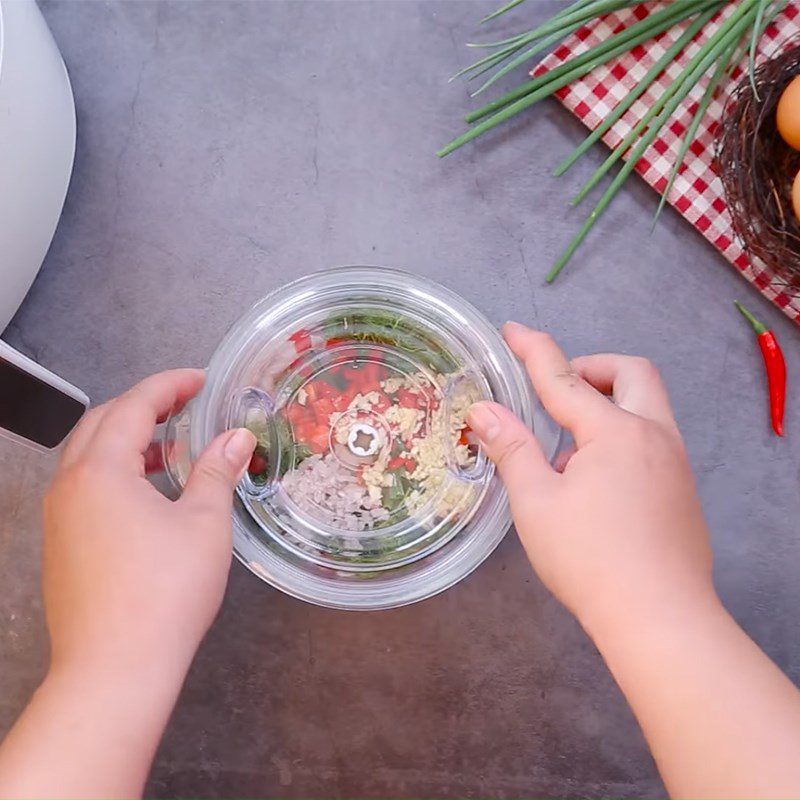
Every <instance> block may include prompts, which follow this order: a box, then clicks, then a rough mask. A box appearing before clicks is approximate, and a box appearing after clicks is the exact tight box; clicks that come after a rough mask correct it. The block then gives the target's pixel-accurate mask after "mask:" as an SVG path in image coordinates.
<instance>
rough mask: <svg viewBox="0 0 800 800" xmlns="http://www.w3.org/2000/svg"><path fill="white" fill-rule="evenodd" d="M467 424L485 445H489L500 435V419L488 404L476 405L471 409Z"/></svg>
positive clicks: (468, 413)
mask: <svg viewBox="0 0 800 800" xmlns="http://www.w3.org/2000/svg"><path fill="white" fill-rule="evenodd" d="M467 423H468V424H469V426H470V428H472V430H473V431H475V434H476V436H477V437H478V438H479V439H480V440H481V442H483V444H489V443H490V442H491V441H492V440H493V439H494V438H495V437H496V436H497V434H499V433H500V419H499V417H498V416H497V414H495V412H494V410H493V409H492V407H491V406H488V405H486V403H475V405H473V406H471V407H470V409H469V411H467Z"/></svg>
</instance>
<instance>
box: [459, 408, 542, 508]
mask: <svg viewBox="0 0 800 800" xmlns="http://www.w3.org/2000/svg"><path fill="white" fill-rule="evenodd" d="M467 422H468V423H469V426H470V428H472V430H473V432H474V433H475V435H476V436H477V437H478V439H480V442H481V444H482V445H483V449H484V450H485V451H486V455H487V456H488V457H489V458H490V459H491V460H492V461H493V462H494V464H495V466H496V467H497V471H498V472H499V473H500V477H501V478H502V479H503V483H504V484H505V486H506V490H507V491H508V496H509V499H510V500H511V503H512V504H514V503H515V501H519V500H521V499H522V498H523V497H524V496H525V495H527V494H530V491H531V487H532V486H535V485H536V481H541V480H543V479H544V480H546V479H548V478H550V477H552V476H555V474H556V473H555V471H554V470H553V468H552V467H551V466H550V464H549V462H548V461H547V458H546V457H545V455H544V453H543V452H542V448H541V446H540V445H539V442H538V441H537V440H536V437H535V436H534V435H533V432H532V431H531V430H530V428H528V427H527V426H526V425H525V423H524V422H522V420H520V419H519V418H518V417H517V416H515V415H514V414H513V413H512V412H511V411H509V410H508V409H507V408H505V407H504V406H501V405H499V404H498V403H488V402H481V403H476V404H475V405H473V406H472V408H470V410H469V412H468V413H467Z"/></svg>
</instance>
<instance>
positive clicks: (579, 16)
mask: <svg viewBox="0 0 800 800" xmlns="http://www.w3.org/2000/svg"><path fill="white" fill-rule="evenodd" d="M595 2H596V3H597V5H598V7H599V6H602V7H601V8H600V7H599V10H598V11H597V12H595V11H594V6H591V7H590V8H589V9H586V10H583V9H579V10H577V11H574V12H572V13H569V14H564V16H563V17H558V16H556V17H553V19H551V20H548V21H547V22H546V23H544V24H543V25H540V26H539V27H537V28H534V29H533V30H531V31H528V32H527V33H523V34H520V35H518V36H514V37H512V38H511V39H506V40H504V41H503V42H496V43H495V45H498V46H499V45H504V47H503V49H502V50H498V51H497V52H495V53H491V54H489V55H488V56H484V57H483V58H481V59H478V61H475V62H474V63H473V64H470V65H469V66H467V67H464V69H462V70H459V71H458V72H457V73H456V74H455V75H453V77H452V78H451V79H450V80H453V79H455V78H457V77H459V76H460V75H464V74H466V73H468V72H473V71H474V70H476V69H477V68H478V67H481V66H483V65H484V64H489V66H490V67H491V66H494V65H495V64H497V63H499V62H501V61H504V60H505V59H507V58H510V57H511V56H512V55H513V54H514V53H516V52H517V51H519V50H521V49H522V48H523V47H525V45H527V44H530V43H531V42H536V41H538V40H542V39H544V43H543V42H541V41H539V43H538V44H537V45H536V46H535V47H533V48H531V51H530V55H531V56H533V55H535V54H536V53H538V52H540V51H541V50H543V49H544V48H545V47H549V46H550V45H552V44H555V42H557V41H559V40H560V39H562V38H563V37H565V36H568V35H569V34H570V33H572V32H573V31H575V30H577V29H578V28H580V27H581V26H582V25H585V24H586V23H587V22H589V21H590V20H592V19H594V18H595V17H596V16H597V14H608V13H610V12H612V11H617V10H619V9H620V8H626V7H628V6H631V5H636V4H638V3H639V2H641V0H595ZM487 46H488V47H491V46H492V45H487ZM526 57H528V56H521V57H520V60H519V61H518V62H516V63H521V61H524V60H525V58H526ZM490 62H491V63H490ZM515 66H516V64H515ZM483 71H484V70H481V72H483ZM507 71H508V70H506V72H507ZM506 72H503V74H506ZM478 74H480V73H478ZM472 77H476V76H475V75H473V76H472ZM498 77H499V76H498ZM495 80H497V77H494V78H492V82H494V81H495ZM488 85H490V84H489V83H487V84H484V86H482V87H481V88H480V89H479V90H478V91H483V89H485V88H486V86H488ZM476 94H477V92H476Z"/></svg>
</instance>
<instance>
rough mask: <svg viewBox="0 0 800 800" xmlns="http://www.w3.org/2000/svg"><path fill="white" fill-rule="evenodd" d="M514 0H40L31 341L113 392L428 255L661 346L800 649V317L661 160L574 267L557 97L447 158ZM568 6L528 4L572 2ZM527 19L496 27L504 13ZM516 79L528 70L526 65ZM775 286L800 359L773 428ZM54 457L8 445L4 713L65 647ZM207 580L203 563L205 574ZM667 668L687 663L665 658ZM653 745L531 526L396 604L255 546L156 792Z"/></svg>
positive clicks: (590, 328) (796, 654)
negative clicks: (40, 211)
mask: <svg viewBox="0 0 800 800" xmlns="http://www.w3.org/2000/svg"><path fill="white" fill-rule="evenodd" d="M491 7H492V3H491V2H480V3H477V4H472V3H466V2H464V3H460V2H436V3H428V2H410V1H409V2H359V3H356V2H352V3H351V2H336V3H333V2H329V3H320V4H311V3H300V2H298V3H285V4H284V3H265V2H247V3H210V2H209V3H199V2H198V3H162V4H159V5H154V4H151V3H145V2H137V3H121V4H120V3H99V2H92V3H90V2H84V3H76V2H54V1H53V0H47V2H45V3H44V5H43V9H44V12H45V15H46V17H47V19H48V21H49V23H50V25H51V27H52V30H53V33H54V35H55V37H56V39H57V41H58V43H59V45H60V47H61V49H62V51H63V54H64V58H65V61H66V63H67V66H68V67H69V71H70V74H71V76H72V81H73V85H74V91H75V98H76V103H77V110H78V127H79V135H78V150H77V157H76V161H75V172H74V177H73V181H72V186H71V188H70V192H69V196H68V198H67V203H66V208H65V210H64V215H63V219H62V221H61V224H60V226H59V229H58V232H57V234H56V237H55V241H54V243H53V246H52V248H51V250H50V253H49V255H48V257H47V260H46V262H45V264H44V267H43V269H42V272H41V275H40V276H39V278H38V280H37V281H36V283H35V285H34V287H33V289H32V291H31V293H30V295H29V297H28V298H27V300H26V301H25V303H24V305H23V306H22V308H21V310H20V311H19V313H18V314H17V316H16V318H15V319H14V321H13V322H12V324H11V326H10V327H9V328H8V330H7V331H6V333H5V337H6V338H7V340H8V341H9V342H10V343H11V344H12V345H14V346H16V347H18V348H20V349H21V350H22V351H24V352H26V353H29V354H30V355H32V356H33V357H34V358H36V359H38V360H39V361H41V362H42V363H43V364H45V365H46V366H47V367H50V368H51V369H53V370H56V371H57V372H59V373H61V374H63V375H64V376H65V377H66V378H68V379H69V380H71V381H74V382H75V383H77V384H78V385H80V386H83V387H84V388H85V389H86V390H87V391H88V392H89V393H90V395H92V397H94V398H95V399H97V400H103V399H105V398H108V397H110V396H112V395H114V394H115V393H117V392H119V391H120V390H122V389H124V388H125V387H127V386H128V385H129V384H130V383H131V382H132V381H134V380H136V379H138V378H140V377H142V376H144V375H146V374H148V373H150V372H153V371H155V370H159V369H162V368H165V367H170V366H175V365H184V364H194V365H202V364H204V363H205V362H206V360H207V358H208V356H209V354H210V353H211V351H212V350H213V348H214V345H215V343H216V342H217V340H218V339H219V337H220V335H221V334H222V333H223V332H224V331H225V329H226V328H227V326H228V325H229V324H230V323H231V322H232V321H233V320H234V319H236V317H237V316H238V315H239V314H240V313H241V312H242V311H243V310H244V309H245V308H247V307H248V306H249V305H250V304H251V303H252V302H253V301H254V300H255V299H256V298H258V297H259V296H260V295H262V294H263V293H264V292H266V291H267V290H269V289H270V288H272V287H273V286H275V285H276V284H278V283H281V282H283V281H286V280H288V279H290V278H294V277H296V276H298V275H301V274H303V273H306V272H308V271H312V270H316V269H319V268H323V267H326V266H330V265H336V264H343V263H379V264H388V265H398V266H404V267H407V268H409V269H411V270H414V271H417V272H419V273H421V274H425V275H428V276H430V277H432V278H435V279H437V280H439V281H442V282H444V283H446V284H448V285H449V286H451V287H453V288H454V289H457V290H459V291H460V292H462V293H463V294H464V296H466V297H467V298H468V299H469V300H471V301H472V302H474V303H475V304H476V305H478V306H479V307H481V308H482V309H483V310H484V311H485V312H486V313H487V314H488V315H489V316H490V317H491V318H492V319H493V320H494V321H496V322H497V323H501V322H502V321H504V320H505V319H507V318H515V319H519V320H522V321H524V322H528V323H532V324H535V325H538V326H540V327H542V328H545V329H546V330H548V331H550V332H551V333H553V334H554V335H555V336H556V337H557V338H558V339H559V341H560V342H561V343H562V344H563V346H564V347H565V348H566V350H567V351H568V352H569V353H571V354H578V353H585V352H590V351H596V350H620V351H623V352H629V353H642V354H644V355H647V356H649V357H650V358H652V359H653V360H654V361H655V362H656V363H657V364H658V365H659V366H660V367H661V369H662V370H663V373H664V376H665V378H666V381H667V383H668V384H669V386H670V389H671V393H672V398H673V401H674V405H675V409H676V412H677V416H678V419H679V421H680V424H681V427H682V430H683V432H684V435H685V438H686V442H687V446H688V449H689V452H690V455H691V459H692V463H693V465H694V468H695V470H696V473H697V478H698V482H699V486H700V492H701V494H702V499H703V503H704V506H705V510H706V513H707V515H708V519H709V522H710V524H711V527H712V529H713V539H714V548H715V555H716V574H717V581H718V585H719V589H720V592H721V594H722V596H723V598H724V600H725V601H726V603H727V604H728V606H729V608H730V609H731V610H732V612H733V613H734V614H735V615H736V617H737V618H738V619H739V620H740V621H741V623H742V624H743V625H744V626H745V628H746V629H747V630H748V632H749V633H750V634H751V635H752V636H753V637H754V638H755V639H756V641H757V642H759V644H761V645H762V646H763V647H764V648H765V649H766V650H767V652H768V653H769V654H770V655H771V656H772V657H773V658H774V659H775V660H776V661H777V663H778V664H779V665H780V666H781V667H782V668H783V669H785V670H786V671H787V672H788V673H789V675H790V676H792V678H793V679H795V680H797V679H798V678H800V647H798V634H799V633H800V624H799V623H798V615H797V608H798V605H799V604H800V581H799V580H798V569H800V539H799V538H798V532H799V531H798V528H799V527H800V525H799V524H798V520H799V519H800V499H799V497H800V495H799V494H798V481H799V480H800V474H799V473H800V455H798V448H797V442H798V439H800V421H799V418H798V407H799V404H800V357H798V354H797V351H798V348H797V344H798V339H799V336H800V332H799V331H798V329H797V328H795V327H794V326H793V325H792V324H791V323H789V322H788V321H787V320H786V319H784V318H783V317H782V316H781V314H780V313H779V312H777V311H776V310H774V309H772V308H771V307H770V306H769V305H768V304H767V303H766V302H763V301H761V300H760V298H759V297H758V296H757V295H756V294H755V293H754V292H751V291H750V290H749V288H748V287H747V285H746V284H745V283H744V281H743V280H742V279H741V278H739V277H738V276H737V275H736V274H735V273H734V272H733V271H732V270H731V269H730V268H729V267H728V266H727V265H726V263H725V262H724V261H723V260H722V258H721V257H720V256H718V255H717V253H716V252H714V251H713V250H712V249H711V247H710V246H709V245H708V244H707V243H706V242H705V241H704V240H703V239H701V238H700V236H699V235H697V234H696V233H695V232H694V231H693V230H692V229H691V228H690V227H688V225H686V224H685V223H684V222H683V221H682V220H681V219H680V218H679V217H677V216H676V215H674V214H673V213H671V212H670V213H667V214H665V216H664V218H663V221H662V222H661V224H660V225H659V226H658V228H657V229H656V231H655V233H653V235H650V232H649V231H650V220H651V216H652V213H653V211H654V209H655V205H656V203H655V198H654V196H653V195H652V194H651V192H650V190H649V189H648V188H647V187H646V186H644V185H643V184H642V183H640V182H639V181H638V179H635V178H634V179H632V180H631V181H630V182H629V184H628V186H627V187H626V188H625V190H624V191H623V192H622V194H621V196H620V197H619V198H618V199H617V200H616V201H615V202H614V204H613V206H612V207H611V209H610V210H609V213H608V214H607V216H606V218H605V219H604V220H603V222H602V224H601V225H599V226H598V227H597V229H596V230H595V231H594V233H593V234H592V235H591V237H590V240H589V241H588V243H587V246H585V247H583V248H582V249H581V250H580V252H579V254H578V257H577V258H576V260H575V262H574V263H573V264H572V266H571V267H570V268H569V270H568V271H567V273H566V274H565V275H564V276H563V279H562V280H560V281H559V282H558V283H557V284H556V285H555V286H552V287H545V286H544V285H543V275H544V273H545V271H546V269H547V267H548V265H549V264H550V263H551V262H552V260H553V258H554V257H555V256H556V255H557V254H558V253H559V251H560V248H562V247H563V246H564V245H565V244H566V243H567V241H568V240H569V238H570V236H571V234H572V232H573V231H574V230H575V229H576V226H577V225H578V224H579V222H580V220H581V218H582V217H581V214H582V213H583V210H581V211H579V212H571V211H567V209H566V203H567V200H568V198H569V197H570V196H571V193H572V192H573V191H574V190H575V189H576V187H577V186H578V185H579V184H580V182H581V180H582V179H583V178H585V177H586V176H587V174H588V172H589V170H590V169H591V166H592V164H593V163H596V162H597V160H598V159H599V158H600V157H601V156H602V150H601V149H599V148H598V149H597V150H595V151H593V152H592V154H591V156H590V157H589V158H588V159H587V162H586V163H583V164H580V165H579V166H578V168H577V169H576V170H575V172H574V174H570V175H569V176H568V177H565V178H563V179H561V180H555V179H552V178H551V177H550V176H549V170H550V169H551V167H552V166H553V165H554V164H555V163H556V161H557V160H558V159H559V158H560V157H561V156H562V155H563V154H565V153H566V152H568V150H569V148H570V147H571V146H572V145H574V144H575V143H576V142H577V141H578V140H579V137H580V136H581V133H582V130H581V128H580V126H579V125H578V124H577V123H576V122H575V121H574V120H572V119H571V118H570V116H569V115H568V114H567V113H566V112H564V111H563V110H562V109H561V108H560V107H559V106H558V105H557V104H555V103H545V104H543V105H542V106H541V107H539V108H538V109H537V110H536V111H535V113H532V114H529V115H527V116H526V117H525V118H524V119H520V120H518V121H516V122H515V123H513V124H511V125H509V126H507V127H506V128H504V129H503V130H502V131H501V132H498V133H497V134H496V135H493V136H491V137H488V138H486V139H485V140H483V141H481V142H480V143H479V144H478V145H477V146H473V147H469V148H467V149H464V150H463V151H461V152H459V153H457V154H456V155H454V156H451V157H450V158H449V159H447V160H445V161H437V160H436V159H435V158H434V156H433V153H434V151H435V150H436V149H437V147H438V146H440V145H441V144H442V143H444V142H445V141H447V140H448V138H449V137H450V136H451V134H454V133H456V132H458V131H459V130H460V129H461V123H460V121H459V120H460V117H461V115H462V114H463V112H464V111H465V109H467V108H469V107H470V105H471V101H470V100H469V99H468V96H467V92H466V90H465V87H464V85H463V84H461V83H455V84H449V85H448V84H447V82H446V78H447V76H448V75H450V74H451V73H452V72H453V71H454V70H455V69H456V68H458V67H459V66H463V65H464V64H465V63H467V58H468V56H469V52H468V51H467V50H466V49H465V48H463V47H462V43H463V42H465V41H467V40H469V39H470V38H471V37H474V36H475V35H476V30H477V26H476V21H477V19H478V18H479V17H480V16H481V14H482V12H484V11H486V10H489V9H490V8H491ZM556 7H557V4H555V3H551V2H536V3H534V2H530V3H528V4H527V5H526V7H525V8H526V10H525V11H524V12H520V13H519V14H518V18H520V17H523V16H526V15H527V16H531V17H540V18H543V17H544V16H545V15H546V14H548V13H550V12H551V11H552V10H553V9H554V8H556ZM511 27H512V26H511V23H510V22H508V23H504V24H502V25H499V26H498V30H499V31H500V32H503V31H505V30H511ZM513 83H514V80H509V81H508V84H507V85H512V84H513ZM734 298H746V299H747V300H748V301H749V304H750V305H751V306H752V308H753V310H754V311H756V312H757V313H758V314H759V315H761V316H762V317H764V318H765V319H766V320H768V322H769V323H771V324H772V325H774V327H775V329H776V330H777V333H778V335H779V336H780V338H781V340H782V341H783V344H784V346H785V349H786V351H787V356H788V367H789V374H790V391H789V411H788V420H787V436H786V438H785V440H783V441H779V440H777V439H776V438H774V437H773V436H772V435H771V434H770V431H769V427H768V423H767V417H766V409H765V399H764V398H765V390H764V385H763V384H764V382H763V378H762V374H761V367H760V362H759V357H758V355H757V351H756V349H755V344H754V341H753V339H752V336H751V334H750V332H749V331H748V329H747V328H746V327H745V325H744V324H742V321H741V320H740V319H738V318H737V316H736V314H735V312H734V311H733V308H732V301H733V299H734ZM52 467H53V462H52V459H50V458H46V457H41V456H39V455H35V454H32V453H29V452H27V451H26V450H23V449H20V448H18V447H12V446H9V445H8V444H3V443H0V509H2V510H1V511H0V585H2V593H0V732H2V731H5V730H6V729H7V728H8V727H9V726H10V725H11V723H12V720H13V719H14V717H15V715H16V714H17V713H18V712H19V711H20V709H21V708H22V707H23V705H24V703H25V701H26V699H27V697H28V696H29V694H30V692H31V691H32V690H33V688H34V687H35V686H36V682H37V680H38V679H39V677H40V676H41V674H42V671H43V669H44V668H45V664H46V657H47V645H46V638H45V635H44V629H43V622H42V610H41V601H40V599H39V590H38V578H39V567H38V558H39V537H40V529H39V522H40V520H39V502H40V499H41V495H42V492H43V489H44V486H45V483H46V481H47V480H48V477H49V475H50V473H51V470H52ZM198 591H202V587H198ZM664 668H665V669H669V664H665V665H664ZM662 792H663V787H662V786H661V784H660V782H659V780H658V777H657V774H656V771H655V768H654V765H653V762H652V761H651V759H650V757H649V755H648V753H647V748H646V746H645V744H644V742H643V740H642V737H641V735H640V733H639V731H638V729H637V726H636V724H635V722H634V720H633V718H632V716H631V714H630V712H629V711H628V709H627V708H626V705H625V703H624V701H623V699H622V697H621V696H620V694H619V692H618V690H617V689H616V687H615V685H614V683H613V681H612V679H611V678H610V677H609V675H608V674H607V672H606V670H605V668H604V666H603V664H602V662H601V660H600V658H599V656H598V654H597V652H596V651H595V649H594V648H593V646H592V645H591V644H590V642H589V641H588V640H587V639H586V638H585V637H584V635H583V634H582V632H581V630H580V629H579V627H578V625H577V624H576V623H575V622H574V621H573V620H572V619H571V618H570V617H569V615H568V614H567V613H566V612H565V611H564V610H563V609H562V608H561V607H560V606H559V605H558V603H556V602H555V601H554V600H553V599H552V598H550V597H549V596H548V594H547V592H546V591H545V590H544V589H543V588H542V586H541V585H540V584H539V582H538V580H537V579H536V578H535V577H534V576H533V575H532V573H531V571H530V569H529V567H528V565H527V562H526V561H525V559H524V556H523V553H522V551H521V548H520V546H519V544H518V543H517V541H516V539H515V537H514V536H511V535H510V536H508V537H507V538H506V540H505V541H504V542H503V544H502V545H501V546H500V548H499V549H498V550H497V552H496V553H495V554H494V555H493V556H492V558H491V559H490V560H489V561H488V562H487V563H486V564H485V565H484V566H483V567H482V568H481V569H480V570H478V571H477V572H476V573H475V574H474V575H473V576H472V577H470V578H469V579H468V580H466V581H464V582H463V583H462V584H461V585H459V586H457V587H456V588H454V589H452V590H450V591H449V592H446V593H445V594H444V595H441V596H439V597H437V598H435V599H433V600H430V601H428V602H425V603H422V604H419V605H416V606H413V607H410V608H404V609H400V610H397V611H392V612H385V613H378V614H362V615H353V614H347V613H339V612H334V611H329V610H325V609H319V608H314V607H311V606H308V605H304V604H302V603H300V602H297V601H294V600H292V599H290V598H287V597H284V596H282V595H281V594H279V593H277V592H275V591H273V590H271V589H269V588H268V587H266V586H265V585H263V584H262V583H260V582H259V581H258V580H257V579H256V578H254V577H253V576H252V575H250V574H249V573H247V572H246V571H245V570H244V569H243V568H242V567H241V566H239V565H234V567H233V570H232V575H231V583H230V589H229V592H228V595H227V598H226V601H225V605H224V608H223V610H222V613H221V615H220V617H219V620H218V622H217V623H216V625H215V626H214V628H213V630H212V632H211V634H210V636H209V637H208V639H207V641H206V642H205V643H204V645H203V646H202V648H201V651H200V653H199V655H198V658H197V661H196V663H195V665H194V668H193V669H192V672H191V674H190V676H189V679H188V681H187V684H186V688H185V690H184V692H183V695H182V697H181V699H180V702H179V705H178V708H177V710H176V712H175V715H174V718H173V719H172V722H171V723H170V726H169V730H168V731H167V734H166V737H165V739H164V742H163V745H162V747H161V749H160V751H159V753H158V757H157V759H156V763H155V766H154V769H153V773H152V778H151V781H150V784H149V787H148V793H149V794H151V795H154V796H164V797H166V796H194V797H211V796H217V797H230V796H253V795H267V796H285V797H308V796H314V797H354V796H355V797H409V798H410V797H422V796H440V797H493V798H494V797H496V798H500V797H520V796H533V795H536V796H563V795H569V796H592V797H593V796H600V795H615V796H654V795H658V794H660V793H662Z"/></svg>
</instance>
